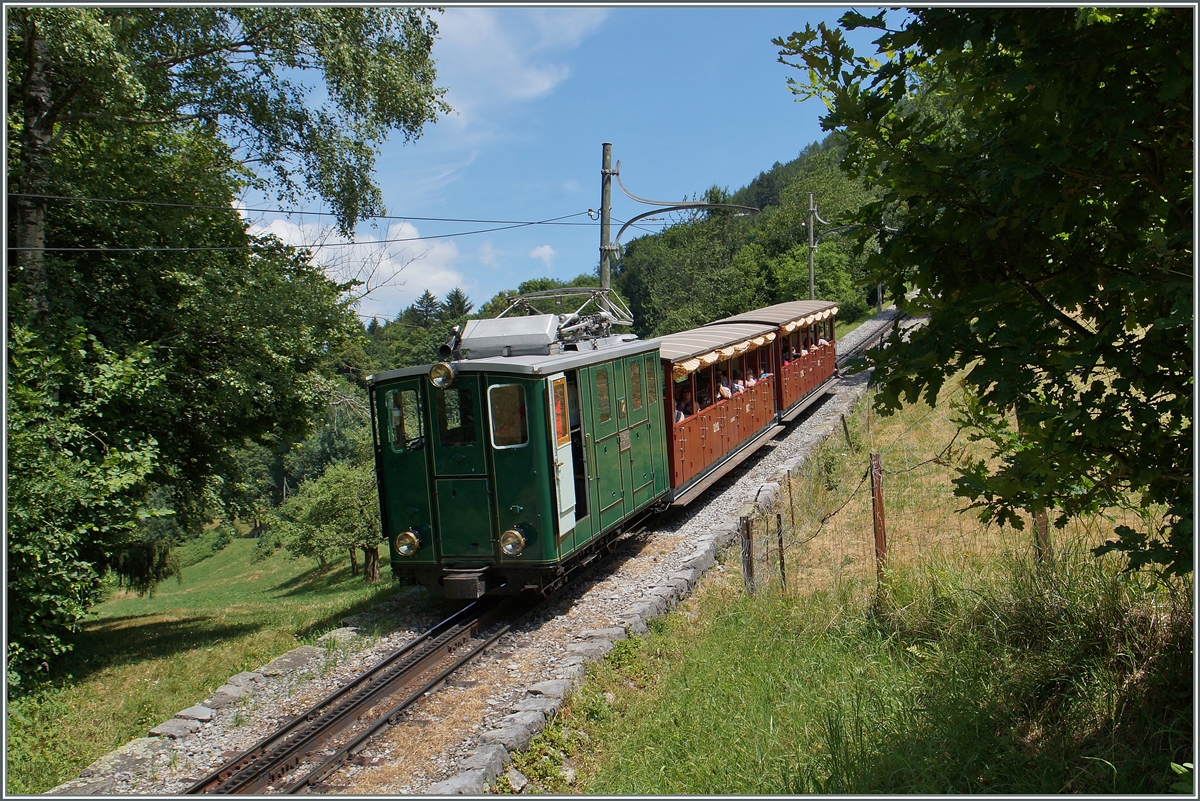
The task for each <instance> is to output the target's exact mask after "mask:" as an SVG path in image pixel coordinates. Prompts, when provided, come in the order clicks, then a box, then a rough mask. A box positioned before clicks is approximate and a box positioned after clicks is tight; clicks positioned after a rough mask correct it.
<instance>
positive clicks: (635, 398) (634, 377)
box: [629, 359, 642, 410]
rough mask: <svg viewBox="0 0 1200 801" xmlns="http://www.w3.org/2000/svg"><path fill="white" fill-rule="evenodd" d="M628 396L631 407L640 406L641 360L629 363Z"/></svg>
mask: <svg viewBox="0 0 1200 801" xmlns="http://www.w3.org/2000/svg"><path fill="white" fill-rule="evenodd" d="M629 398H630V404H631V405H632V406H633V408H634V409H635V410H636V409H640V408H642V362H641V360H640V359H639V360H637V361H633V362H630V363H629Z"/></svg>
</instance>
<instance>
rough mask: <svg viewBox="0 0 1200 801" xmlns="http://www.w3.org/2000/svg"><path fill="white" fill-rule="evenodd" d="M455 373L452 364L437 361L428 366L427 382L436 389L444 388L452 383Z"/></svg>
mask: <svg viewBox="0 0 1200 801" xmlns="http://www.w3.org/2000/svg"><path fill="white" fill-rule="evenodd" d="M457 374H458V373H457V371H456V370H455V369H454V366H453V365H450V364H447V363H446V362H438V363H437V364H435V365H434V366H433V367H430V368H429V383H430V384H433V385H434V386H435V387H437V388H438V389H445V388H446V387H448V386H450V385H451V384H453V383H454V377H455V376H456V375H457Z"/></svg>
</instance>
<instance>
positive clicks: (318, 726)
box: [184, 598, 500, 794]
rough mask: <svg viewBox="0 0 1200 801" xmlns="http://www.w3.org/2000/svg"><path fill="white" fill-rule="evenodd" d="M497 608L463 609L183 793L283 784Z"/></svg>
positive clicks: (481, 604)
mask: <svg viewBox="0 0 1200 801" xmlns="http://www.w3.org/2000/svg"><path fill="white" fill-rule="evenodd" d="M499 605H500V599H497V598H482V599H480V600H479V601H476V602H475V603H473V604H470V605H469V606H467V607H464V608H463V609H461V610H459V611H458V612H456V613H455V614H453V615H451V616H450V617H448V618H446V619H445V620H443V621H442V622H440V623H438V624H437V625H435V626H433V627H432V628H430V629H429V631H427V632H425V633H424V634H422V635H420V636H419V637H417V638H416V639H415V640H413V641H412V642H410V643H407V644H406V645H405V646H404V647H402V648H400V649H398V650H397V651H395V652H393V653H391V654H389V655H388V656H386V657H385V658H384V659H382V660H381V661H380V662H379V663H378V664H376V665H375V666H374V667H372V668H371V669H369V670H367V671H365V672H363V673H362V674H360V675H358V676H356V677H355V678H354V679H353V680H351V681H350V682H349V683H347V684H346V685H345V686H344V687H342V688H340V689H339V690H337V691H336V692H334V693H332V694H331V695H329V696H328V697H326V698H324V699H322V700H321V701H319V702H317V703H316V704H314V705H313V706H312V707H310V708H309V709H307V710H306V711H304V712H303V713H301V714H300V715H298V716H297V717H296V718H295V719H293V720H292V721H291V722H290V723H288V724H287V725H285V726H283V727H282V728H280V729H279V730H277V731H276V732H274V733H272V734H270V735H268V736H267V737H265V738H264V739H262V740H261V741H259V742H258V743H256V744H255V745H254V746H253V747H251V748H249V749H247V750H246V751H243V752H242V753H241V754H238V755H237V756H235V757H233V758H232V759H231V760H229V761H228V762H226V763H225V764H224V765H222V766H221V767H220V768H218V769H217V770H215V771H214V772H212V773H211V774H209V775H208V776H206V777H204V778H203V779H201V780H200V781H198V782H196V783H195V784H193V785H192V786H191V787H189V788H188V789H187V790H185V791H184V792H185V793H189V794H200V793H206V792H218V793H229V792H242V793H251V792H255V791H256V790H260V789H262V788H265V787H267V786H269V785H270V784H271V783H272V782H274V781H277V780H279V779H281V778H282V777H283V776H284V775H285V774H286V773H288V772H290V771H291V770H292V769H294V768H296V767H298V766H299V763H300V758H299V756H298V754H299V753H301V752H302V751H308V752H311V751H313V750H315V749H317V748H319V743H320V742H321V741H323V740H326V739H328V738H329V737H330V736H332V735H334V734H336V733H338V732H339V731H341V730H342V729H344V728H346V727H347V726H349V725H351V724H353V722H354V721H355V720H356V719H357V717H358V714H359V713H361V712H362V711H365V710H366V709H367V708H369V707H371V706H373V705H374V704H376V703H378V701H379V700H380V698H381V697H384V696H386V695H387V694H388V693H390V692H394V691H395V690H396V687H397V685H399V684H402V683H403V680H404V678H405V677H406V676H407V677H411V676H412V675H413V671H414V670H416V671H417V672H418V674H419V673H420V672H423V671H425V670H428V669H429V667H430V664H429V663H430V657H431V656H432V655H434V654H439V653H440V654H442V655H443V657H444V654H445V653H446V652H448V651H452V650H453V649H454V648H456V647H458V646H460V645H462V644H464V643H465V642H467V641H469V640H470V639H471V638H472V636H473V635H474V634H475V633H477V632H478V631H479V629H480V626H481V624H483V623H484V622H485V621H487V620H488V619H489V616H490V615H491V613H493V612H494V611H496V608H497V607H498V606H499Z"/></svg>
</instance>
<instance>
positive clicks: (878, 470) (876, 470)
mask: <svg viewBox="0 0 1200 801" xmlns="http://www.w3.org/2000/svg"><path fill="white" fill-rule="evenodd" d="M871 511H872V513H873V514H872V519H873V522H874V524H875V574H876V577H877V578H881V577H882V575H883V571H884V569H885V568H886V567H887V530H886V529H885V528H884V525H883V461H882V460H881V459H880V456H879V454H878V453H872V454H871Z"/></svg>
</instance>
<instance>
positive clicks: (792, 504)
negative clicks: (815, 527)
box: [787, 470, 796, 532]
mask: <svg viewBox="0 0 1200 801" xmlns="http://www.w3.org/2000/svg"><path fill="white" fill-rule="evenodd" d="M787 482H788V508H789V509H791V510H792V531H793V532H795V530H796V498H795V496H794V495H793V494H792V471H791V470H788V471H787Z"/></svg>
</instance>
